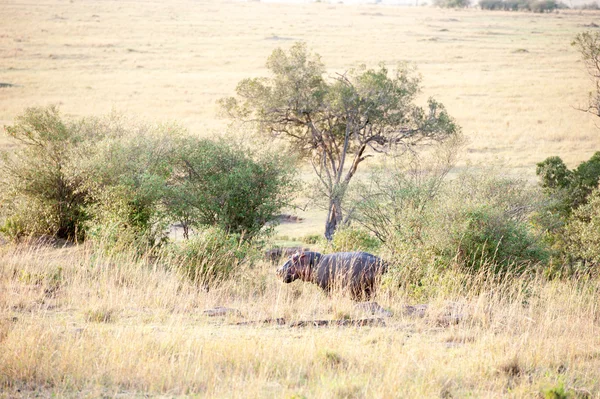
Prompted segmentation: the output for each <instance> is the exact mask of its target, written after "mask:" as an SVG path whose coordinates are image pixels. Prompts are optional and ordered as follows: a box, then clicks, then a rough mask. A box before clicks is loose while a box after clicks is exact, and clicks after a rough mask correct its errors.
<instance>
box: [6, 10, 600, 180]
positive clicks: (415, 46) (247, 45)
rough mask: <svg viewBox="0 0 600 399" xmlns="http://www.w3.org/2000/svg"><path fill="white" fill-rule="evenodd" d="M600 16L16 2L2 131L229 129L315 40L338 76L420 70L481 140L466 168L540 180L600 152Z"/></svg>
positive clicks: (9, 16) (10, 16) (428, 87)
mask: <svg viewBox="0 0 600 399" xmlns="http://www.w3.org/2000/svg"><path fill="white" fill-rule="evenodd" d="M599 17H600V14H598V13H594V12H580V11H561V12H560V13H552V14H532V13H510V12H484V11H481V10H475V9H468V10H461V11H455V10H442V9H435V8H431V7H391V6H376V5H362V6H350V5H342V4H325V3H313V4H266V3H261V2H257V1H249V2H240V1H206V0H205V1H188V0H170V1H168V2H163V1H152V0H149V1H128V0H126V1H118V2H117V1H94V0H92V1H77V0H73V1H58V0H41V1H36V2H28V1H17V0H4V1H3V2H2V24H1V25H0V60H1V62H0V82H4V83H12V84H16V85H19V87H12V88H1V89H0V123H4V124H9V123H11V122H12V121H13V119H14V118H15V116H16V115H18V114H19V113H20V112H21V111H22V110H23V109H24V108H25V107H28V106H33V105H46V104H49V103H58V104H61V106H62V109H63V111H64V112H65V113H66V114H67V115H72V116H77V117H79V116H86V115H98V114H104V113H107V112H109V111H111V110H112V109H116V110H118V111H120V112H126V113H130V114H134V115H137V116H139V117H140V118H142V119H145V120H151V121H157V122H161V121H173V120H175V121H178V122H179V123H181V124H182V125H184V126H185V127H187V128H189V129H190V131H192V132H193V133H195V134H200V135H213V134H219V133H221V132H223V131H224V130H225V127H226V125H227V123H226V121H225V120H222V119H219V118H218V117H217V109H216V105H215V101H216V100H217V99H219V98H221V97H224V96H229V95H232V94H233V93H234V89H235V86H236V84H237V82H239V81H240V80H241V79H243V78H246V77H255V76H264V75H266V74H267V72H268V71H267V70H266V67H265V61H266V59H267V57H268V55H269V54H270V53H271V52H272V51H273V49H274V48H276V47H284V48H286V47H289V46H290V45H291V44H292V43H293V42H294V41H304V42H306V43H307V44H308V46H309V47H310V48H311V49H313V50H314V51H315V52H317V53H319V54H320V55H321V56H322V58H323V61H324V63H325V64H326V66H327V67H328V69H329V71H330V73H331V74H332V75H333V74H334V73H337V72H344V71H347V70H348V69H350V68H351V67H353V66H357V65H359V64H367V65H369V66H375V65H377V64H378V63H379V62H382V61H383V62H385V63H387V64H388V65H391V66H394V65H396V64H397V63H398V62H402V61H408V62H411V63H414V65H415V66H416V67H417V68H418V70H419V71H420V73H421V74H422V76H423V99H425V98H426V97H429V96H434V97H435V98H437V99H438V100H440V101H441V102H442V103H444V104H445V105H446V106H447V107H448V109H449V110H450V112H451V114H452V115H453V116H454V117H455V118H456V119H457V121H458V122H459V124H460V125H461V126H462V127H463V129H464V132H465V133H466V135H467V136H468V138H469V139H470V144H469V145H468V148H467V150H466V157H465V159H466V160H468V161H473V162H507V163H508V164H509V165H510V167H511V168H516V170H519V172H520V173H524V174H528V175H530V176H531V175H533V172H532V170H533V168H534V164H535V162H537V161H539V160H541V159H544V158H545V157H547V156H550V155H560V156H561V157H563V159H565V161H566V162H567V163H568V164H569V165H570V166H573V165H576V164H577V163H578V162H581V161H582V160H585V159H588V158H589V156H590V155H591V154H593V152H594V151H595V150H596V149H597V148H598V147H599V142H600V138H599V137H600V135H599V134H598V129H597V127H596V126H595V122H597V121H596V120H595V119H594V118H593V117H591V116H589V115H586V114H583V113H580V112H578V111H577V110H575V109H574V107H577V106H582V105H585V103H586V101H587V95H588V92H589V90H590V89H591V87H592V85H591V82H590V81H589V79H588V76H587V74H586V72H585V70H584V69H583V65H582V64H581V62H579V59H578V54H577V52H576V50H575V49H574V48H572V47H571V45H570V43H571V41H572V40H573V37H574V36H575V35H576V34H577V33H578V32H581V31H584V30H589V29H595V28H593V27H589V26H593V24H596V23H598V22H600V18H599Z"/></svg>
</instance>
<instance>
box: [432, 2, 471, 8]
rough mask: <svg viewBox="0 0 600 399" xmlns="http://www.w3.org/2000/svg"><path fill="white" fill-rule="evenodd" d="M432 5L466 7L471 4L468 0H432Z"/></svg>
mask: <svg viewBox="0 0 600 399" xmlns="http://www.w3.org/2000/svg"><path fill="white" fill-rule="evenodd" d="M433 5H434V6H436V7H442V8H466V7H469V6H470V5H471V2H470V1H469V0H434V1H433Z"/></svg>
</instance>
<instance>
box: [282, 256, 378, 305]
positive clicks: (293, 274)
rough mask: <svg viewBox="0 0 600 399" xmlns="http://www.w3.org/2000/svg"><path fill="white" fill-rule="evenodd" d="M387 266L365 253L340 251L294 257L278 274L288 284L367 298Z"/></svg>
mask: <svg viewBox="0 0 600 399" xmlns="http://www.w3.org/2000/svg"><path fill="white" fill-rule="evenodd" d="M386 271H387V266H386V264H385V262H383V260H381V258H378V257H377V256H375V255H371V254H369V253H366V252H337V253H333V254H328V255H322V254H320V253H318V252H303V253H296V254H294V255H293V256H292V257H291V258H290V259H289V260H288V261H287V262H285V264H284V265H283V266H281V267H280V268H279V269H277V275H278V276H279V277H281V279H282V280H283V281H284V282H285V283H291V282H292V281H294V280H296V279H301V280H303V281H310V282H312V283H315V284H317V285H318V286H319V287H321V288H322V289H324V290H325V291H326V292H330V291H331V290H332V289H335V288H340V289H343V290H348V291H349V293H350V295H351V297H352V298H353V299H357V300H359V299H368V298H370V296H371V295H372V294H373V291H374V289H375V283H376V282H377V280H378V279H379V277H380V276H381V274H383V273H385V272H386Z"/></svg>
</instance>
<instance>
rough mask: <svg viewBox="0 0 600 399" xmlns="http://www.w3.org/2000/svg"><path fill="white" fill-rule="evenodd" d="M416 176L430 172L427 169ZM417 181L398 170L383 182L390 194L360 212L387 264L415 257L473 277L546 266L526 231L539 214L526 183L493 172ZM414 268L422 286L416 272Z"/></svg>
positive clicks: (541, 246) (540, 249)
mask: <svg viewBox="0 0 600 399" xmlns="http://www.w3.org/2000/svg"><path fill="white" fill-rule="evenodd" d="M418 169H420V170H423V171H424V170H432V169H428V168H427V167H425V166H424V165H421V167H420V168H418ZM442 170H443V169H442ZM412 176H414V173H413V172H411V173H408V174H406V173H405V174H403V173H402V172H401V171H399V170H397V171H394V172H393V173H392V176H388V177H382V180H385V181H387V186H385V188H386V191H380V194H381V195H374V196H372V197H371V201H370V202H369V201H367V202H365V203H366V204H367V208H359V210H358V212H359V215H358V216H357V217H358V218H359V220H361V222H362V223H363V224H364V225H366V226H371V227H372V228H374V229H378V230H379V233H378V237H379V238H381V239H382V241H383V245H384V247H385V248H386V250H388V251H389V252H391V256H389V258H393V259H395V258H401V257H404V254H406V253H410V254H411V255H410V257H411V258H412V259H419V262H421V265H420V267H421V268H425V267H434V268H436V269H438V270H441V269H445V268H458V269H460V270H462V271H464V272H465V273H476V272H478V269H479V268H481V267H482V266H485V268H486V270H487V269H489V271H490V272H492V273H496V274H505V273H507V272H521V271H523V270H525V268H526V267H527V266H528V265H530V264H532V263H538V262H544V261H546V259H547V256H548V254H547V250H546V247H545V245H544V243H543V242H542V240H541V238H540V237H539V236H538V235H536V234H535V231H534V229H533V228H532V226H531V224H530V223H529V218H530V215H531V213H532V212H533V211H534V210H536V209H537V208H538V207H539V204H538V203H537V202H536V198H537V197H538V194H537V193H536V190H535V188H533V187H530V186H529V185H528V183H527V182H526V181H524V180H519V179H513V178H507V177H499V176H498V175H497V174H495V173H494V172H493V171H490V170H484V171H483V172H481V173H473V172H469V173H463V174H462V175H460V176H458V177H457V178H455V179H453V180H449V181H444V180H443V176H445V173H441V174H440V173H439V172H438V173H433V174H430V175H425V174H424V173H421V175H420V177H419V179H415V178H414V177H412ZM386 193H387V194H386ZM391 194H393V195H391ZM413 263H414V262H413ZM411 264H412V263H411ZM401 267H403V266H402V265H401ZM411 267H412V268H413V269H414V270H415V272H414V273H412V275H413V277H414V278H417V279H419V278H420V277H418V276H419V275H420V273H419V272H418V269H419V266H415V265H413V266H411ZM391 273H392V274H393V273H394V267H393V265H392V267H391ZM392 279H393V278H392Z"/></svg>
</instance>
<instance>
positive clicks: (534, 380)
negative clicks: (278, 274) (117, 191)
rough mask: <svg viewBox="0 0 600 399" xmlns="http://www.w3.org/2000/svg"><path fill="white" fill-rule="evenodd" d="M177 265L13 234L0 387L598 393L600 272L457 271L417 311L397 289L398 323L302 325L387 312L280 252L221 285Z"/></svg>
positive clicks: (30, 391) (312, 393)
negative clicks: (284, 265)
mask: <svg viewBox="0 0 600 399" xmlns="http://www.w3.org/2000/svg"><path fill="white" fill-rule="evenodd" d="M174 266H175V265H172V264H171V265H169V264H164V263H163V262H161V261H160V259H158V260H153V261H149V260H141V261H135V260H133V258H132V257H129V256H127V255H125V254H122V255H119V256H103V255H100V254H98V253H96V252H94V251H92V250H91V249H89V248H87V247H86V246H79V247H73V248H64V249H52V248H43V247H42V248H37V247H30V246H20V247H12V246H7V247H4V248H2V252H1V254H0V287H2V290H0V314H1V318H0V342H1V345H0V387H1V389H0V391H1V392H2V393H0V397H15V396H24V397H31V396H38V397H39V396H41V397H49V396H60V397H82V396H84V397H97V396H104V397H107V396H108V397H116V396H119V397H123V396H136V395H140V394H142V393H143V394H148V395H152V396H154V395H161V396H179V395H194V396H195V395H198V396H200V397H290V398H291V397H295V398H301V397H335V398H361V397H365V398H367V397H381V398H395V397H444V398H449V397H466V396H469V397H540V396H542V397H543V395H552V394H553V393H564V394H565V395H570V396H569V397H582V398H583V397H588V398H593V397H599V392H600V379H599V374H598V370H599V369H600V338H599V336H600V335H599V334H598V332H599V328H600V326H599V324H598V323H599V320H600V313H599V308H598V302H597V297H598V293H599V291H600V285H599V284H598V282H597V281H594V282H583V281H582V282H578V281H569V282H545V281H543V280H540V279H537V278H530V279H516V278H515V279H507V280H506V281H504V282H502V283H495V284H492V283H488V284H484V285H483V286H480V288H481V289H478V290H471V291H470V292H467V293H465V292H463V291H462V290H461V292H460V295H459V293H458V290H457V291H453V290H452V289H451V288H450V287H451V285H448V289H447V290H445V293H444V294H443V295H442V294H440V295H439V296H437V297H432V298H429V307H428V308H427V309H421V310H418V311H413V312H412V313H411V312H409V311H408V310H410V309H411V308H409V307H407V306H406V305H408V304H412V303H411V299H410V298H409V297H406V295H403V294H402V293H401V292H399V291H385V290H384V291H381V292H380V293H379V296H378V297H377V298H376V299H377V301H378V302H379V303H380V304H381V305H382V306H383V307H384V308H386V309H387V310H391V311H392V312H393V313H394V315H393V316H392V317H388V318H385V319H384V323H385V325H373V326H363V327H355V326H325V327H311V326H308V327H293V323H294V322H297V321H300V320H329V319H353V318H354V319H356V318H358V319H360V318H364V317H373V316H370V315H364V314H361V313H360V311H358V310H356V309H355V307H354V305H353V303H352V302H351V301H350V300H349V299H348V298H346V297H345V296H344V295H342V294H340V293H338V294H334V295H332V296H331V297H327V296H325V295H324V294H323V293H321V292H320V291H319V290H317V289H316V288H315V287H314V286H312V285H308V284H304V285H303V284H301V283H299V282H296V283H292V284H291V285H284V284H282V283H281V282H279V281H276V279H275V276H274V275H273V273H272V268H271V266H270V265H267V264H259V265H258V266H256V267H255V268H254V269H246V270H242V271H240V273H238V275H237V276H236V277H235V278H234V279H233V280H231V281H228V282H226V283H224V284H223V285H222V286H220V287H218V288H215V289H213V290H211V291H209V292H205V291H204V290H202V289H198V288H197V287H195V286H193V285H192V284H190V283H189V282H188V281H187V280H185V279H182V278H181V277H180V275H179V274H178V273H177V272H176V270H175V269H176V268H175V267H174ZM440 292H442V290H440ZM215 306H226V307H230V308H233V309H236V310H238V311H239V313H231V314H229V315H225V316H220V317H219V316H217V317H208V316H207V315H205V314H204V313H203V310H205V309H208V308H213V307H215ZM413 310H414V309H413ZM278 318H283V319H285V321H284V322H282V324H278V323H275V322H273V323H254V324H253V323H252V322H253V321H264V320H268V319H271V320H276V319H278ZM238 323H242V324H238ZM283 323H284V324H283ZM546 397H563V396H546Z"/></svg>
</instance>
